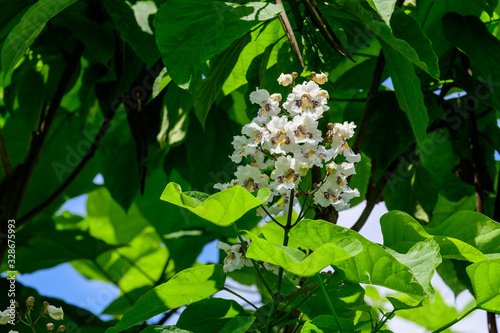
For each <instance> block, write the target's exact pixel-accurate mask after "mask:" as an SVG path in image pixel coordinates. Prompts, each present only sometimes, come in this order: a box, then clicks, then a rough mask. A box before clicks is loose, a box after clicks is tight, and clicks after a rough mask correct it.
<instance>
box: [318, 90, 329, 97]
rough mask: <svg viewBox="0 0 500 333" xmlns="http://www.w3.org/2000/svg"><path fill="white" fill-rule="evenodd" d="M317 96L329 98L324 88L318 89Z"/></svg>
mask: <svg viewBox="0 0 500 333" xmlns="http://www.w3.org/2000/svg"><path fill="white" fill-rule="evenodd" d="M317 96H323V97H324V98H326V99H330V95H329V94H328V91H326V90H320V91H319V93H318V95H317Z"/></svg>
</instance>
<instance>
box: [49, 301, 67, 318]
mask: <svg viewBox="0 0 500 333" xmlns="http://www.w3.org/2000/svg"><path fill="white" fill-rule="evenodd" d="M46 311H47V313H48V315H49V316H50V317H51V318H52V319H54V320H63V318H64V312H63V309H62V307H60V308H56V307H55V306H53V305H49V306H47V309H46Z"/></svg>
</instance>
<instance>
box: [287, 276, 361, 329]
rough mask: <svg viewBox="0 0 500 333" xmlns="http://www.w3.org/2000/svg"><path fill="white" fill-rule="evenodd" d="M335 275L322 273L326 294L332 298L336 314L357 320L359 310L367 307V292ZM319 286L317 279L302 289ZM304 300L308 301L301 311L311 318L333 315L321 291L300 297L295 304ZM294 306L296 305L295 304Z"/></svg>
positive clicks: (308, 282) (307, 283)
mask: <svg viewBox="0 0 500 333" xmlns="http://www.w3.org/2000/svg"><path fill="white" fill-rule="evenodd" d="M333 274H335V276H333V277H332V276H331V273H330V274H326V273H321V274H320V277H321V278H322V280H323V284H324V285H325V289H326V292H327V293H328V295H329V296H330V301H331V303H332V305H333V307H334V308H335V312H337V315H338V316H339V317H341V318H345V319H350V320H355V319H356V318H357V317H358V316H359V312H358V311H357V309H359V308H360V307H362V306H365V305H366V303H365V302H364V296H365V290H364V289H363V287H361V285H360V284H359V283H354V282H351V281H349V280H348V279H346V278H345V277H344V276H342V275H341V274H336V273H333ZM317 286H318V282H317V279H308V280H307V281H306V282H305V283H304V285H303V286H302V288H315V287H317ZM293 292H295V290H294V291H293ZM304 298H306V301H305V302H304V303H303V304H302V305H301V306H300V307H299V310H300V311H302V312H304V313H305V314H306V315H307V316H308V317H309V318H315V317H317V316H320V315H330V314H331V312H330V311H329V308H328V304H327V301H326V299H325V297H324V295H323V293H322V292H321V291H320V290H317V291H316V292H314V293H312V294H311V295H310V296H309V295H308V294H305V295H299V296H297V299H296V300H294V302H297V303H298V302H301V301H303V300H304ZM292 305H295V303H293V304H292Z"/></svg>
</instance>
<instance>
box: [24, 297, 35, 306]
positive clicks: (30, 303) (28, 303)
mask: <svg viewBox="0 0 500 333" xmlns="http://www.w3.org/2000/svg"><path fill="white" fill-rule="evenodd" d="M33 304H35V297H33V296H30V297H28V299H27V300H26V306H27V307H28V308H32V307H33Z"/></svg>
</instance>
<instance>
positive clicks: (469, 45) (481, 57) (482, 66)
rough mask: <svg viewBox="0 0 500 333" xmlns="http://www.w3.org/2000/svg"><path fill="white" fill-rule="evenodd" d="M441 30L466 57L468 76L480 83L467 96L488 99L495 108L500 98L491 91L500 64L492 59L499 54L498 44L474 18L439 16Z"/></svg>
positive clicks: (499, 80)
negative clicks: (472, 95) (441, 21)
mask: <svg viewBox="0 0 500 333" xmlns="http://www.w3.org/2000/svg"><path fill="white" fill-rule="evenodd" d="M443 31H444V34H445V36H446V39H447V40H448V41H449V42H450V43H452V44H453V45H454V46H456V47H457V48H459V49H460V50H461V51H463V52H464V53H465V54H466V55H467V56H469V58H470V60H471V69H472V73H473V74H474V76H476V77H477V79H478V80H479V81H482V82H484V83H483V84H481V85H480V86H477V85H475V86H474V87H473V89H474V90H473V91H471V92H470V93H471V94H474V96H475V97H476V98H478V99H480V100H484V99H486V97H490V96H491V97H492V99H493V100H494V102H495V105H496V106H497V107H499V106H500V96H499V94H494V93H493V92H494V90H495V88H494V87H495V86H497V84H496V82H500V63H499V62H498V61H496V60H495V59H496V58H495V55H497V54H498V53H499V52H500V41H499V40H498V39H497V38H495V37H494V36H493V35H492V34H491V33H490V32H489V31H488V28H487V27H486V26H485V24H484V23H483V22H481V20H480V19H479V18H478V17H475V16H471V15H469V16H465V17H463V16H461V15H459V14H456V13H448V14H446V15H445V16H444V17H443ZM476 72H479V73H478V74H479V75H477V74H476ZM484 90H487V91H486V92H485V91H484ZM488 90H489V91H488Z"/></svg>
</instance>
